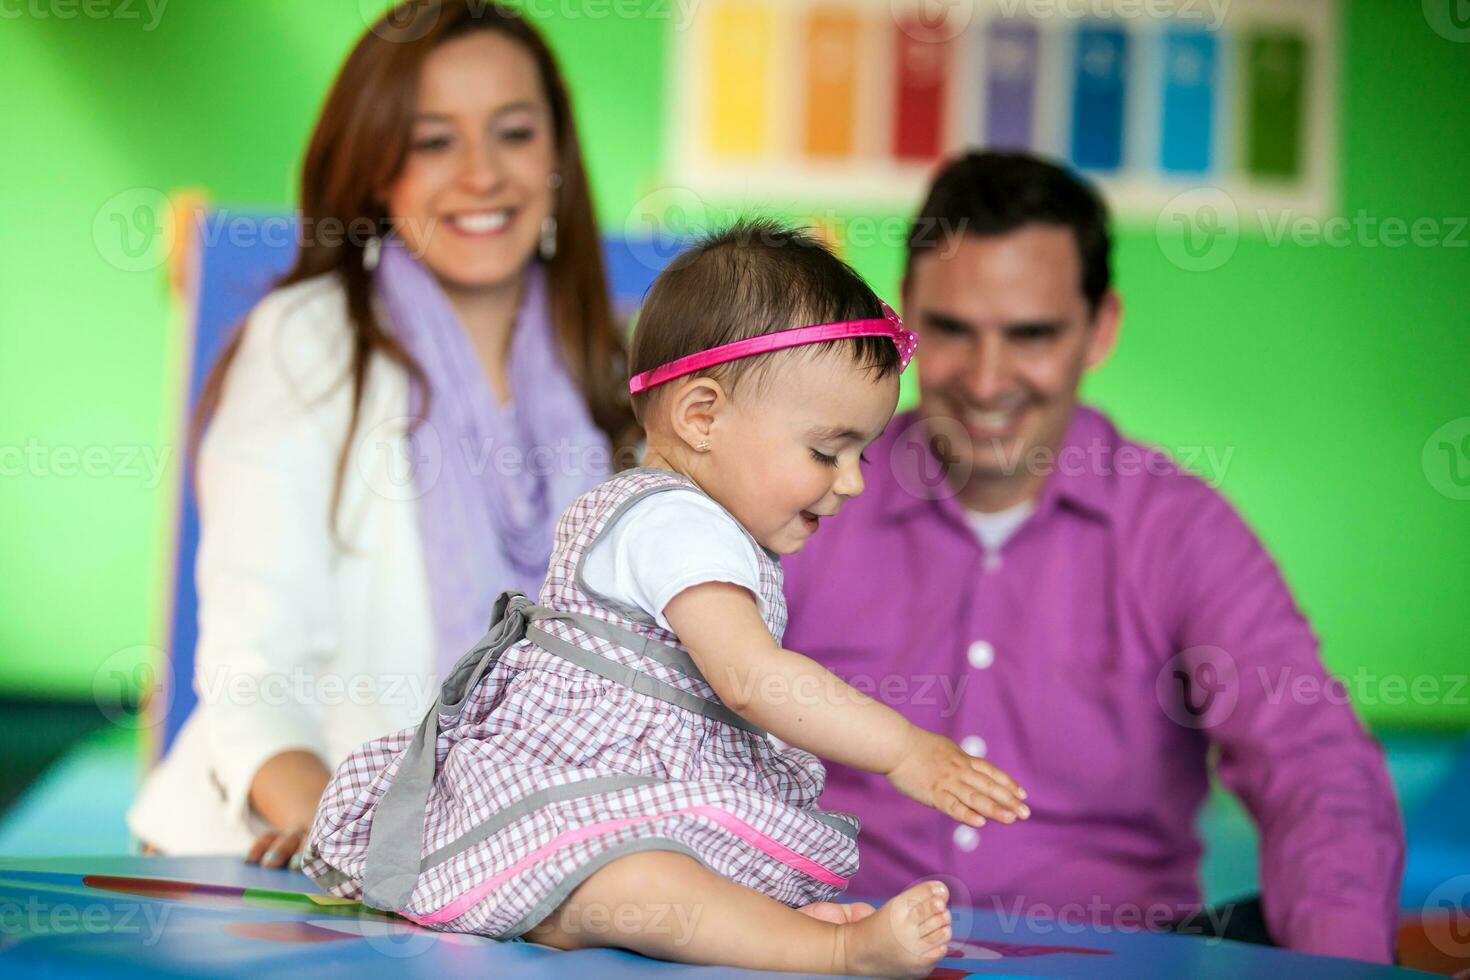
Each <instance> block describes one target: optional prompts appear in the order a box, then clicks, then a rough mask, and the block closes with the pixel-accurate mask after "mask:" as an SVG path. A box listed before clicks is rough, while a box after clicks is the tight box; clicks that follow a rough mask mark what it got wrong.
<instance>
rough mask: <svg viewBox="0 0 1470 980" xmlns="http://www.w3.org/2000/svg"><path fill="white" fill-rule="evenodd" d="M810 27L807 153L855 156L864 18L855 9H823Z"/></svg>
mask: <svg viewBox="0 0 1470 980" xmlns="http://www.w3.org/2000/svg"><path fill="white" fill-rule="evenodd" d="M805 28H806V29H805V32H804V40H805V52H804V54H805V59H804V60H805V61H806V86H805V88H806V103H805V106H804V109H803V114H802V116H803V125H802V148H803V149H804V150H805V151H806V153H807V155H808V156H813V157H839V158H841V157H849V156H851V155H852V154H853V152H854V150H855V149H856V138H857V134H856V130H857V126H856V122H857V94H858V58H859V56H860V53H861V47H862V32H863V24H862V19H861V18H860V17H859V16H858V12H857V11H856V10H854V9H853V8H852V7H850V6H837V5H831V6H820V7H814V8H813V9H812V11H811V13H810V14H808V15H807V18H806V25H805Z"/></svg>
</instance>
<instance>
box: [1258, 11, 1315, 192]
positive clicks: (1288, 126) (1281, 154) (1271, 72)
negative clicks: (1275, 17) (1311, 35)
mask: <svg viewBox="0 0 1470 980" xmlns="http://www.w3.org/2000/svg"><path fill="white" fill-rule="evenodd" d="M1244 49H1245V72H1244V76H1245V77H1244V83H1245V91H1246V94H1245V99H1244V103H1245V119H1246V138H1245V169H1246V171H1247V172H1248V173H1250V174H1254V175H1256V176H1259V177H1268V178H1292V177H1295V176H1296V175H1297V174H1298V173H1299V172H1300V171H1301V165H1302V158H1301V154H1302V101H1303V85H1304V82H1305V77H1306V66H1307V46H1306V42H1305V41H1303V39H1302V37H1301V35H1299V34H1296V33H1295V32H1291V31H1253V32H1251V33H1250V34H1248V35H1247V36H1246V38H1245V45H1244Z"/></svg>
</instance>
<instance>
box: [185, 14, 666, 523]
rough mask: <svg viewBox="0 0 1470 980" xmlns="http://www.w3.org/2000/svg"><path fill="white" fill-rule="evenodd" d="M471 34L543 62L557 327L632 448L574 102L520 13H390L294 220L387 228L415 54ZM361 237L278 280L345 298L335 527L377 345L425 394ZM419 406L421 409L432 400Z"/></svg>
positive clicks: (214, 397) (595, 412)
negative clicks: (385, 319)
mask: <svg viewBox="0 0 1470 980" xmlns="http://www.w3.org/2000/svg"><path fill="white" fill-rule="evenodd" d="M476 31H490V32H494V33H496V34H500V35H503V36H505V37H508V38H510V39H511V40H514V41H516V42H518V43H519V44H521V45H522V46H523V47H525V49H526V50H527V51H528V52H530V54H531V56H532V58H533V59H534V60H535V62H536V66H537V69H538V71H539V73H540V76H541V84H542V87H543V89H544V90H545V93H546V98H547V101H548V102H549V103H550V106H551V115H552V126H553V129H554V131H555V137H556V155H557V164H556V172H557V173H559V174H561V178H562V183H561V189H560V191H559V192H558V194H557V197H556V205H555V216H556V221H557V238H556V255H555V257H554V258H552V259H551V260H550V262H549V263H548V264H547V265H548V269H547V280H548V288H549V291H550V305H551V320H552V325H553V329H554V331H555V333H556V336H557V340H558V343H559V344H560V347H561V352H562V356H563V357H564V358H565V359H566V363H567V365H568V367H569V369H570V370H571V373H572V377H573V379H574V380H575V381H576V384H577V386H578V388H579V389H580V390H581V392H582V395H583V397H584V398H585V399H586V402H587V406H588V409H589V412H590V414H591V416H592V420H593V421H594V422H595V423H596V424H597V426H598V427H599V428H600V429H602V431H603V432H605V433H606V434H607V436H608V439H609V440H610V441H611V443H612V446H613V450H614V457H613V458H614V459H615V460H618V459H626V458H627V455H628V450H629V449H630V448H631V447H632V446H633V445H634V444H635V443H636V442H637V440H638V439H639V438H640V436H641V433H640V431H639V429H638V427H637V423H636V422H635V421H634V419H633V413H632V409H631V407H630V406H629V401H628V396H627V388H626V380H627V352H626V348H625V344H624V340H623V336H622V334H621V332H620V331H619V329H618V327H617V325H616V323H615V322H614V320H613V314H612V307H611V303H610V301H609V299H608V288H607V279H606V276H605V275H604V272H603V267H602V251H601V246H600V243H599V240H598V234H597V224H596V219H595V217H594V215H593V209H592V195H591V192H590V190H589V189H588V186H587V173H586V170H585V169H584V167H583V165H582V150H581V146H580V144H579V143H578V140H577V130H576V124H575V122H574V120H573V118H572V107H571V100H570V98H569V97H568V95H567V89H566V85H565V83H564V82H563V80H562V77H561V72H560V70H559V69H558V68H557V65H556V58H555V56H554V55H553V54H552V53H551V49H550V48H548V47H547V45H546V42H545V41H544V40H543V39H542V38H541V35H540V34H539V33H537V31H536V29H535V28H533V27H532V26H531V25H530V24H528V23H526V22H525V21H524V20H523V19H521V17H520V15H519V14H517V13H515V12H514V11H511V10H509V9H507V8H505V7H501V6H499V5H498V4H496V3H493V2H490V0H408V2H406V3H403V4H400V5H399V6H397V7H395V8H393V9H392V10H389V11H388V12H387V13H386V14H384V16H383V17H382V18H381V19H380V20H379V21H378V22H377V23H376V24H374V25H373V27H372V28H371V29H370V30H369V31H368V32H367V33H366V34H364V35H363V37H362V39H361V40H360V41H358V43H357V46H356V47H355V48H353V50H352V53H351V54H350V55H348V57H347V61H346V63H345V64H344V65H343V66H342V70H341V72H340V73H339V74H338V75H337V79H336V81H335V82H334V83H333V85H332V89H331V92H330V93H329V94H328V95H327V101H326V105H325V106H324V107H323V109H322V114H321V118H320V119H318V121H317V125H316V130H315V131H314V132H313V133H312V137H311V143H310V145H309V146H308V147H307V151H306V159H305V161H304V163H303V165H302V172H301V210H300V220H301V222H302V225H303V227H304V228H305V229H308V231H311V230H313V229H322V228H324V227H330V228H337V229H349V230H350V229H353V228H361V227H363V226H368V227H371V228H374V229H383V230H386V228H387V227H388V215H387V214H386V213H385V211H384V208H383V206H382V205H381V204H379V203H378V202H377V201H376V200H375V198H377V197H378V193H379V191H380V189H381V188H384V187H386V186H388V185H389V184H390V183H391V182H392V181H393V179H394V177H395V176H396V175H397V174H398V173H399V171H400V170H401V169H402V167H403V163H404V159H405V157H406V155H407V150H408V143H409V133H410V129H411V126H412V122H413V115H414V112H415V107H416V102H417V95H418V82H419V75H420V73H421V71H422V68H423V64H424V62H425V60H427V58H428V56H429V53H430V52H432V51H433V50H434V49H435V48H437V47H438V46H439V45H441V44H443V43H445V42H446V41H450V40H453V39H455V38H459V37H463V36H465V35H467V34H471V33H473V32H476ZM369 237H371V236H368V235H359V234H352V233H344V234H341V235H335V236H328V235H324V234H323V235H318V234H315V233H308V234H304V235H302V236H301V239H302V245H301V251H300V253H299V254H298V256H297V258H296V264H295V265H294V266H293V267H292V269H291V271H290V272H288V273H287V274H286V275H285V276H284V277H283V278H282V279H281V280H280V282H279V283H277V286H278V287H284V286H289V285H292V284H294V283H298V282H301V281H303V280H306V279H311V278H314V277H316V276H319V275H323V274H325V273H335V274H336V276H337V277H338V279H339V280H340V281H341V283H342V286H343V287H344V289H345V291H346V295H347V312H348V318H349V321H350V325H351V328H352V334H353V343H352V354H351V362H350V366H349V370H348V374H349V375H350V377H351V382H352V414H351V416H350V421H349V423H348V427H347V432H346V435H345V437H344V439H343V444H342V449H341V452H340V454H339V455H338V457H337V471H336V472H337V475H336V483H335V486H334V487H333V491H332V505H331V513H330V514H328V515H326V516H327V517H328V519H329V523H331V524H332V525H333V526H334V527H335V526H336V514H337V511H338V504H339V503H340V501H341V495H342V483H343V480H344V478H345V474H346V470H347V460H348V457H349V455H350V451H351V445H352V439H353V437H354V435H355V433H356V431H357V425H358V416H359V414H360V411H361V408H362V398H363V384H364V381H365V379H366V377H367V372H368V366H369V364H370V363H371V361H372V358H373V356H374V355H376V354H381V355H383V356H385V357H387V358H388V359H389V360H391V361H393V362H394V363H397V364H398V365H400V366H402V367H403V369H404V370H405V371H407V372H408V375H409V378H410V381H411V382H412V383H413V384H414V385H415V386H417V387H418V389H419V390H420V391H422V392H423V394H424V399H425V401H424V402H423V403H422V404H423V405H425V406H426V405H427V398H429V397H432V392H430V391H429V388H428V383H427V378H426V377H425V375H424V372H423V370H422V368H421V367H420V366H419V365H418V364H417V363H416V362H415V361H414V359H413V357H412V356H411V355H410V354H409V353H408V351H407V350H405V349H404V347H403V345H402V344H400V343H399V342H398V340H397V339H395V338H394V336H393V334H392V333H391V332H390V330H389V329H385V327H384V325H382V324H379V323H378V322H377V320H376V318H375V317H374V316H373V312H372V287H373V278H372V274H371V273H369V272H368V271H367V270H365V269H364V268H363V251H364V247H365V245H366V240H367V238H369ZM241 339H242V333H241V331H239V330H237V331H236V332H235V335H234V336H233V337H232V338H231V340H230V342H229V343H228V344H227V345H226V347H225V349H224V350H223V351H222V352H221V354H220V357H219V359H218V360H217V361H216V362H215V364H214V366H213V367H212V368H211V369H210V372H209V375H208V377H207V378H206V379H205V381H204V385H203V388H202V389H201V392H200V396H199V404H198V407H197V409H196V411H195V414H194V419H193V424H192V426H191V429H192V434H191V443H192V444H193V445H194V446H195V447H196V448H197V446H198V443H199V439H200V436H201V435H202V433H203V430H204V428H205V426H206V425H207V424H208V422H209V419H210V417H211V416H212V415H213V414H214V411H215V409H217V408H218V407H219V402H220V398H221V397H222V395H223V393H224V387H225V380H226V377H227V376H228V374H229V370H230V363H231V362H232V361H233V360H234V357H235V354H236V352H237V351H238V350H239V346H240V341H241ZM421 411H422V412H423V414H427V409H426V408H424V409H421Z"/></svg>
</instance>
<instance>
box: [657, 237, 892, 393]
mask: <svg viewBox="0 0 1470 980" xmlns="http://www.w3.org/2000/svg"><path fill="white" fill-rule="evenodd" d="M882 316H883V307H882V304H881V302H880V301H879V299H878V297H877V295H876V294H874V292H873V290H872V289H870V288H868V284H867V283H866V282H864V281H863V278H862V277H861V276H859V275H858V274H857V273H856V272H854V271H853V270H852V268H851V267H850V266H849V265H848V264H847V263H846V262H843V261H842V260H841V259H839V258H838V257H837V256H836V255H834V254H832V250H831V249H829V248H828V247H827V246H826V245H824V244H822V243H821V242H820V241H818V240H817V239H816V238H814V237H812V236H811V235H810V234H808V233H807V232H805V231H802V230H800V229H796V228H790V227H787V226H785V225H783V224H781V223H780V222H777V221H773V220H770V219H768V218H753V219H746V220H742V221H738V222H736V223H735V224H734V225H732V226H730V227H729V228H727V229H725V230H724V231H720V232H716V233H714V234H711V235H708V236H706V237H704V238H702V239H700V240H699V241H697V242H696V243H695V244H694V245H692V246H691V247H690V248H689V249H687V250H686V251H684V252H683V253H682V254H680V255H679V257H678V258H676V259H674V261H673V262H671V263H670V264H669V266H668V268H666V269H665V270H664V271H663V272H662V273H661V274H660V275H659V277H658V278H657V279H656V280H655V281H654V283H653V285H652V286H651V287H650V288H649V290H648V295H647V297H645V299H644V301H643V308H642V310H641V311H640V312H639V314H638V325H637V328H636V329H635V330H634V332H633V350H632V355H631V364H630V369H631V373H632V374H635V375H636V374H641V373H642V372H644V371H650V370H652V369H653V368H656V367H659V366H660V365H663V364H667V363H669V362H670V361H674V360H678V359H679V358H681V357H687V356H688V355H690V354H696V353H699V352H700V351H706V350H710V349H711V348H714V347H719V346H721V345H724V344H729V343H733V342H735V341H737V340H745V339H747V338H750V337H759V336H761V335H763V334H769V333H776V332H777V331H780V330H791V329H794V328H796V327H804V326H808V325H810V324H814V323H832V322H835V321H838V320H864V319H876V318H880V317H882ZM814 351H817V352H828V351H832V352H845V353H846V354H847V355H848V356H850V357H851V358H852V359H853V360H854V361H856V362H857V364H858V365H859V366H860V367H861V368H863V369H864V370H865V371H866V372H867V373H868V374H869V376H870V377H871V378H872V379H873V380H874V381H877V380H879V379H881V378H884V377H887V376H888V375H891V374H897V373H898V372H899V359H898V349H897V348H896V347H895V346H894V343H893V341H892V340H890V339H889V338H887V337H853V338H849V339H846V340H834V341H830V342H828V343H823V344H813V345H810V346H801V347H794V348H788V349H786V350H784V351H775V352H772V353H768V354H758V355H756V356H755V357H748V358H744V359H742V360H738V361H730V362H729V363H727V364H720V365H717V366H715V367H712V368H708V369H706V370H703V371H701V372H699V373H700V375H702V376H705V377H711V378H715V379H716V380H718V381H719V382H720V383H721V384H723V385H724V386H725V389H726V390H727V391H729V392H730V393H732V394H733V393H734V391H735V390H736V388H737V387H739V386H740V384H741V383H742V382H744V381H748V380H750V378H751V377H752V375H755V374H757V373H759V372H761V371H762V370H763V369H765V368H766V367H768V366H769V365H770V364H771V363H772V358H777V357H782V356H800V355H801V354H802V352H808V353H810V352H814ZM664 387H665V386H664V385H659V386H658V387H656V388H652V389H649V390H647V391H643V392H640V393H639V394H637V395H634V396H633V413H634V414H635V415H636V416H637V417H638V420H639V421H640V422H642V421H643V418H644V410H645V409H646V407H647V405H648V403H649V401H650V400H651V399H653V398H655V397H656V396H657V395H658V393H659V391H660V390H662V389H663V388H664Z"/></svg>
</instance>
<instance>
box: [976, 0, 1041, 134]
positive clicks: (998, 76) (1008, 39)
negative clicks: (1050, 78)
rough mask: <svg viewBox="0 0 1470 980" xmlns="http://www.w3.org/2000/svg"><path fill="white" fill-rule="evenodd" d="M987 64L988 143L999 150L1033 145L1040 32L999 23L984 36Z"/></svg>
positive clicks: (1033, 27) (1028, 25)
mask: <svg viewBox="0 0 1470 980" xmlns="http://www.w3.org/2000/svg"><path fill="white" fill-rule="evenodd" d="M982 37H983V42H984V51H983V54H982V55H981V60H982V63H983V64H984V65H985V119H984V129H983V131H984V133H985V144H986V145H987V146H989V147H991V148H992V149H997V150H1026V149H1030V148H1031V146H1032V140H1033V136H1032V127H1033V125H1034V123H1035V118H1036V80H1037V73H1038V72H1039V70H1040V56H1041V50H1040V33H1039V31H1038V29H1037V27H1036V25H1035V24H1032V23H1027V22H1025V21H1020V22H1017V21H996V22H995V23H993V24H991V25H990V27H989V28H988V29H987V30H986V31H985V33H984V34H983V35H982Z"/></svg>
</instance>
